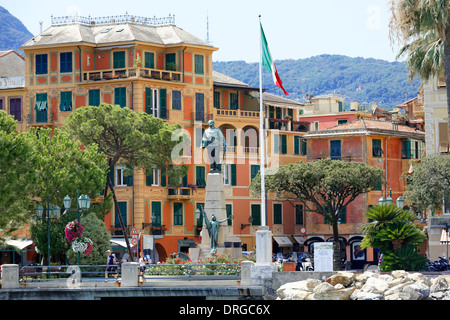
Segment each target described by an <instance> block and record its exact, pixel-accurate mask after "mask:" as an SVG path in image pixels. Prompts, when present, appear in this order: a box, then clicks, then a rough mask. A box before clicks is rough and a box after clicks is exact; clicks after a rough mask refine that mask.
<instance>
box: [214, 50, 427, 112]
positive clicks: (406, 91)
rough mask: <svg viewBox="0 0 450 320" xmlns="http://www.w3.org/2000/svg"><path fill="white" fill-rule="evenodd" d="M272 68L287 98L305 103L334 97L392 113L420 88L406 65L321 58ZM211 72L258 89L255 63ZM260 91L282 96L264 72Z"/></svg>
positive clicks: (217, 66)
mask: <svg viewBox="0 0 450 320" xmlns="http://www.w3.org/2000/svg"><path fill="white" fill-rule="evenodd" d="M275 65H276V67H277V70H278V74H279V76H280V78H281V81H282V82H283V87H284V88H285V89H286V91H287V92H288V93H289V96H286V98H289V99H292V100H297V101H304V100H305V95H306V94H312V95H313V96H317V95H324V94H333V93H334V94H339V95H341V96H342V97H344V98H345V99H346V100H345V102H344V106H346V107H349V105H350V101H358V102H359V103H369V104H372V103H375V104H377V105H379V106H383V107H385V108H387V109H392V108H394V107H395V106H396V105H398V104H401V103H403V102H404V101H406V100H409V99H411V98H413V97H415V96H417V92H418V88H419V87H420V80H419V79H415V80H414V81H413V82H412V83H409V81H408V70H407V69H406V63H405V62H398V61H394V62H389V61H386V60H382V59H376V58H362V57H354V58H353V57H348V56H345V55H336V54H321V55H317V56H313V57H309V58H303V59H284V60H275ZM213 69H214V70H215V71H218V72H220V73H224V74H226V75H228V76H230V77H233V78H236V79H237V80H240V81H242V82H245V83H247V84H248V85H250V86H252V87H259V63H257V62H252V63H248V62H245V61H243V60H240V61H239V60H237V61H214V62H213ZM263 88H266V89H267V90H268V92H270V93H273V94H277V95H281V96H284V94H283V91H282V90H281V89H279V88H278V87H276V86H275V85H274V83H273V81H272V76H271V75H270V74H269V73H268V72H267V71H266V70H265V69H263Z"/></svg>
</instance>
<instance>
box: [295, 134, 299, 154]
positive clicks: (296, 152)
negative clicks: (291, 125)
mask: <svg viewBox="0 0 450 320" xmlns="http://www.w3.org/2000/svg"><path fill="white" fill-rule="evenodd" d="M294 154H300V137H299V136H294Z"/></svg>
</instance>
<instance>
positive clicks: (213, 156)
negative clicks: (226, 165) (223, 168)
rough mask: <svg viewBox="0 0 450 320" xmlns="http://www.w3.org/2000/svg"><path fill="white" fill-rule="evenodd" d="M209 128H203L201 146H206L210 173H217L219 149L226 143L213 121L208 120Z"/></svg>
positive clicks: (225, 145)
mask: <svg viewBox="0 0 450 320" xmlns="http://www.w3.org/2000/svg"><path fill="white" fill-rule="evenodd" d="M208 125H209V128H208V129H206V130H205V132H204V133H203V137H202V148H206V149H207V151H208V158H209V165H210V170H209V172H210V173H218V172H219V171H220V170H219V164H220V163H221V162H222V161H221V159H220V151H221V149H222V146H223V148H224V152H225V149H226V147H227V143H226V141H225V137H224V136H223V133H222V131H220V129H219V128H215V127H214V121H213V120H209V121H208Z"/></svg>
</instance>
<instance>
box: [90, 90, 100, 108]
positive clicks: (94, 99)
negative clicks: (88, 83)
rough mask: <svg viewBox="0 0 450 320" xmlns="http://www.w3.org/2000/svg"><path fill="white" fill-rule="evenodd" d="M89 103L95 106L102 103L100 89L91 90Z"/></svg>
mask: <svg viewBox="0 0 450 320" xmlns="http://www.w3.org/2000/svg"><path fill="white" fill-rule="evenodd" d="M89 105H90V106H95V107H97V106H99V105H100V89H92V90H89Z"/></svg>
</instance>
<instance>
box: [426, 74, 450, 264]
mask: <svg viewBox="0 0 450 320" xmlns="http://www.w3.org/2000/svg"><path fill="white" fill-rule="evenodd" d="M423 95H424V111H425V143H426V149H425V150H426V154H427V156H428V155H433V154H447V155H448V154H449V146H450V143H449V132H448V121H449V119H448V109H447V88H446V85H445V79H442V78H440V79H438V78H437V77H435V78H432V79H430V80H429V81H426V82H425V83H424V84H423ZM442 200H443V201H442V204H443V205H442V209H439V210H434V211H433V212H429V214H428V229H429V230H428V252H427V253H428V257H429V258H430V259H431V260H437V259H438V257H439V256H446V255H447V244H446V243H445V242H441V238H442V235H443V233H444V234H445V225H446V223H447V224H449V225H450V199H442Z"/></svg>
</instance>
